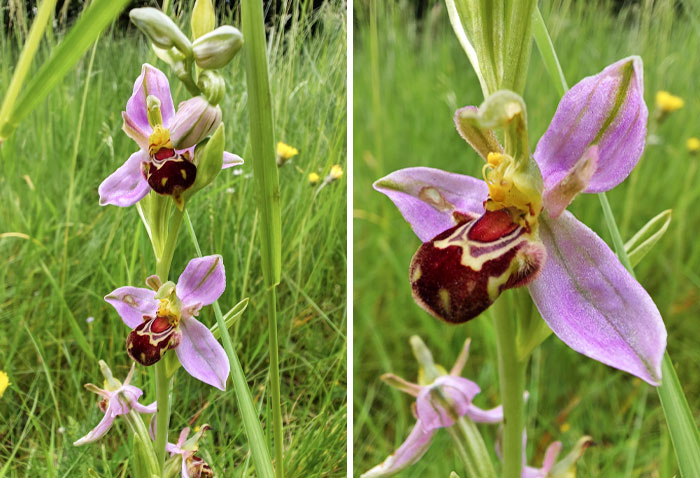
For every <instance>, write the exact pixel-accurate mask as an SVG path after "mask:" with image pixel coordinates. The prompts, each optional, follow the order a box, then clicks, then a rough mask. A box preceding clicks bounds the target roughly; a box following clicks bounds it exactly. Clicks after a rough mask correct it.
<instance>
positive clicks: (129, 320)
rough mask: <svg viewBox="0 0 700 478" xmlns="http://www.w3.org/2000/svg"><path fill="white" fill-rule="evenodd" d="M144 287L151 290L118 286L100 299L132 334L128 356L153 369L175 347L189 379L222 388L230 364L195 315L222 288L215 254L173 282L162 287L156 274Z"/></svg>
mask: <svg viewBox="0 0 700 478" xmlns="http://www.w3.org/2000/svg"><path fill="white" fill-rule="evenodd" d="M146 283H147V284H148V285H149V286H151V288H152V289H154V290H149V289H143V288H140V287H129V286H127V287H120V288H119V289H116V290H115V291H114V292H112V293H111V294H109V295H107V296H106V297H105V300H106V301H107V302H109V303H110V304H112V305H113V306H114V308H115V309H117V312H118V313H119V315H120V316H121V318H122V320H123V321H124V323H125V324H126V325H128V326H129V327H131V328H132V329H134V330H132V331H131V333H130V334H129V337H128V338H127V340H126V346H127V352H128V353H129V355H130V356H131V357H132V358H133V359H134V360H136V361H137V362H139V363H140V364H142V365H153V364H154V363H156V362H157V361H158V360H160V359H161V358H162V357H163V354H165V352H166V351H167V350H168V349H175V353H176V354H177V357H178V358H179V359H180V363H181V364H182V367H183V368H184V369H185V370H186V371H187V373H189V374H190V375H192V376H193V377H194V378H196V379H198V380H201V381H202V382H204V383H208V384H209V385H212V386H214V387H217V388H219V389H221V390H225V389H226V378H227V377H228V373H229V361H228V359H227V357H226V353H225V352H224V349H223V347H222V346H221V344H219V342H218V341H217V340H216V338H214V336H213V335H212V333H211V331H210V330H209V329H208V328H207V327H206V326H205V325H204V324H202V323H201V322H200V321H198V320H197V319H196V318H195V317H196V316H197V315H199V311H200V310H201V308H202V307H203V306H205V305H209V304H212V303H213V302H214V301H216V300H217V299H218V298H219V297H220V296H221V294H222V293H223V292H224V289H225V288H226V276H225V272H224V265H223V258H222V257H221V256H220V255H212V256H205V257H201V258H198V259H192V260H191V261H190V262H189V264H187V267H185V270H184V271H183V272H182V274H181V275H180V278H179V279H178V281H177V284H173V283H172V282H166V283H165V284H161V281H160V279H159V278H158V277H157V276H151V277H149V278H148V280H147V281H146Z"/></svg>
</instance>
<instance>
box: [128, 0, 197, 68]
mask: <svg viewBox="0 0 700 478" xmlns="http://www.w3.org/2000/svg"><path fill="white" fill-rule="evenodd" d="M129 18H131V21H132V22H134V25H136V26H137V27H138V29H139V30H141V31H142V32H143V33H145V34H146V36H148V38H149V39H150V40H151V41H152V42H153V44H154V45H155V46H157V47H158V48H162V49H165V50H167V49H170V48H172V47H175V48H177V49H178V50H180V51H181V52H182V53H183V54H185V55H187V56H190V55H191V54H192V44H191V43H190V41H189V39H188V38H187V37H186V36H185V34H184V33H182V31H180V29H179V28H178V26H177V25H175V22H173V21H172V20H171V19H170V17H169V16H167V15H166V14H165V13H163V12H161V11H160V10H158V9H157V8H151V7H146V8H134V9H132V10H131V11H130V12H129Z"/></svg>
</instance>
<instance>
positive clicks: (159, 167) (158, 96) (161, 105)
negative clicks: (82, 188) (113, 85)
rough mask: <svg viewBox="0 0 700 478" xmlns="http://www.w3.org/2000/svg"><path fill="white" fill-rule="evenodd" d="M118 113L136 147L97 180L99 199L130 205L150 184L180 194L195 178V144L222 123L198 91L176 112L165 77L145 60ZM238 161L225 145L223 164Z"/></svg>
mask: <svg viewBox="0 0 700 478" xmlns="http://www.w3.org/2000/svg"><path fill="white" fill-rule="evenodd" d="M149 104H150V108H149ZM122 117H123V119H124V124H123V126H122V129H123V130H124V132H125V133H126V134H127V135H128V136H129V137H130V138H131V139H133V140H134V141H135V142H136V144H138V146H139V148H140V149H139V150H138V151H137V152H135V153H134V154H132V155H131V156H130V157H129V159H127V160H126V162H125V163H124V164H123V165H122V166H121V167H119V169H117V170H116V171H115V172H114V173H112V174H111V175H110V176H109V177H107V179H105V180H104V181H103V182H102V184H100V187H99V189H98V192H99V194H100V205H102V206H104V205H107V204H113V205H115V206H121V207H128V206H131V205H133V204H136V203H137V202H139V201H140V200H141V199H143V198H144V197H145V196H146V195H147V194H148V193H149V192H150V191H151V190H153V191H155V192H156V193H158V194H165V195H170V196H172V197H173V198H174V199H176V200H179V198H180V197H181V195H182V193H183V192H184V191H185V190H186V189H188V188H189V187H191V186H192V185H193V184H194V181H195V178H196V174H197V167H196V165H195V164H194V162H193V153H194V147H195V145H196V144H197V143H199V142H200V141H202V140H203V139H204V138H206V137H207V136H209V135H210V134H211V133H212V132H213V131H214V130H215V129H216V127H217V126H218V125H219V124H220V123H221V108H219V106H213V105H211V104H209V103H208V102H207V100H206V99H205V98H204V97H202V96H197V97H194V98H191V99H189V100H187V101H184V102H182V103H181V104H180V106H179V108H178V110H177V112H175V107H174V106H173V99H172V96H171V95H170V84H169V83H168V78H167V77H166V76H165V74H164V73H163V72H162V71H160V70H159V69H157V68H155V67H153V66H151V65H149V64H147V63H146V64H144V65H143V67H142V69H141V74H140V75H139V77H138V78H137V79H136V82H135V83H134V90H133V93H132V95H131V98H129V101H128V102H127V103H126V111H124V112H122ZM242 163H243V159H242V158H241V157H240V156H238V155H235V154H232V153H229V152H226V151H224V156H223V166H222V167H223V168H224V169H225V168H230V167H232V166H236V165H240V164H242Z"/></svg>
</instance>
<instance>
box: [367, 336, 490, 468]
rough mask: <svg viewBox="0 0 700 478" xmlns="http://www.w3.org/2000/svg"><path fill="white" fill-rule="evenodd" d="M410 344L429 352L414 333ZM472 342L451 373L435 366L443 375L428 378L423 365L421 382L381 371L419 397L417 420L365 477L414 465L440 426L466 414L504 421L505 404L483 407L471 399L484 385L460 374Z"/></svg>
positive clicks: (390, 381)
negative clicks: (414, 381)
mask: <svg viewBox="0 0 700 478" xmlns="http://www.w3.org/2000/svg"><path fill="white" fill-rule="evenodd" d="M411 344H412V345H413V347H414V350H420V353H425V352H427V353H428V354H429V351H428V350H427V348H426V347H425V345H424V344H423V342H422V341H421V340H420V339H419V338H418V337H412V338H411ZM469 344H470V340H469V339H467V340H466V341H465V343H464V347H463V348H462V351H461V353H460V354H459V357H457V360H456V361H455V364H454V365H453V366H452V369H451V370H450V372H449V373H447V371H445V370H444V369H442V367H439V366H435V367H436V370H437V371H438V373H440V374H441V375H440V376H438V377H436V378H435V379H434V380H429V379H428V378H427V374H426V373H425V371H424V370H423V369H421V371H420V373H419V382H420V383H411V382H408V381H406V380H404V379H403V378H401V377H398V376H396V375H393V374H385V375H382V377H381V378H382V380H383V381H384V382H386V383H387V384H389V385H391V386H392V387H394V388H397V389H399V390H401V391H402V392H405V393H408V394H409V395H412V396H414V397H416V403H415V406H414V407H413V411H414V414H415V416H416V424H415V425H414V427H413V430H411V433H410V434H409V435H408V438H407V439H406V441H404V442H403V443H402V444H401V446H399V448H398V449H397V450H396V451H395V452H394V453H392V454H391V455H389V457H388V458H387V459H386V460H384V461H383V462H382V463H381V464H379V465H377V466H375V467H374V468H372V469H371V470H369V471H368V472H366V473H364V474H363V475H362V478H377V477H385V476H391V475H394V474H396V473H398V472H399V471H401V470H403V469H404V468H406V467H408V466H410V465H413V464H414V463H416V462H417V461H418V460H420V459H421V458H422V457H423V455H425V453H426V452H427V451H428V448H429V447H430V443H431V441H432V439H433V436H434V435H435V433H436V432H437V431H438V430H439V429H440V428H448V427H451V426H452V425H454V424H455V421H456V420H458V419H459V418H460V417H463V416H467V417H469V418H470V419H471V420H472V421H474V422H477V423H499V422H501V421H503V407H502V406H498V407H496V408H493V409H491V410H482V409H481V408H479V407H477V406H476V405H474V404H473V403H472V401H473V399H474V397H475V396H476V395H477V394H478V393H479V392H480V391H481V389H480V388H479V386H478V385H477V384H476V383H474V382H472V381H471V380H468V379H466V378H464V377H461V376H460V375H461V373H462V370H463V369H464V365H465V364H466V363H467V358H468V356H469ZM430 361H431V362H432V358H431V359H430Z"/></svg>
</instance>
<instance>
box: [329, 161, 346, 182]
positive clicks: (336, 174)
mask: <svg viewBox="0 0 700 478" xmlns="http://www.w3.org/2000/svg"><path fill="white" fill-rule="evenodd" d="M328 177H329V178H331V179H340V178H342V177H343V168H342V167H341V166H340V165H339V164H334V165H333V167H332V168H331V172H330V174H329V175H328Z"/></svg>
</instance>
